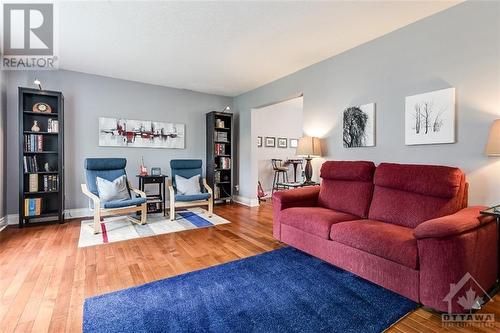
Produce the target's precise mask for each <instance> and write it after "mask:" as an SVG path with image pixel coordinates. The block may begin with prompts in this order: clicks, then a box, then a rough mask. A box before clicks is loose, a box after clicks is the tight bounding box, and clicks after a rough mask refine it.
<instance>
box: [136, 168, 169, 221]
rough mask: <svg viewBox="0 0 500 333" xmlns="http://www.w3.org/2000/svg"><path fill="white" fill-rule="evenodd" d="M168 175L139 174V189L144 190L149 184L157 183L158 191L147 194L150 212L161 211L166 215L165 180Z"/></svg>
mask: <svg viewBox="0 0 500 333" xmlns="http://www.w3.org/2000/svg"><path fill="white" fill-rule="evenodd" d="M167 177H168V176H165V175H147V176H141V175H137V178H139V190H141V191H143V192H145V191H144V188H145V187H146V185H147V184H153V185H154V184H157V185H158V192H156V193H152V194H151V193H150V194H147V195H146V197H147V206H148V214H150V213H151V214H152V213H161V212H163V216H165V212H166V211H165V193H166V192H165V182H166V181H165V180H166V178H167Z"/></svg>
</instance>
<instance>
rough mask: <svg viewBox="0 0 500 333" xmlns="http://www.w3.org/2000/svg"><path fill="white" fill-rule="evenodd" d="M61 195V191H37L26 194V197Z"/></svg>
mask: <svg viewBox="0 0 500 333" xmlns="http://www.w3.org/2000/svg"><path fill="white" fill-rule="evenodd" d="M54 193H59V191H37V192H24V195H35V194H36V195H40V194H54Z"/></svg>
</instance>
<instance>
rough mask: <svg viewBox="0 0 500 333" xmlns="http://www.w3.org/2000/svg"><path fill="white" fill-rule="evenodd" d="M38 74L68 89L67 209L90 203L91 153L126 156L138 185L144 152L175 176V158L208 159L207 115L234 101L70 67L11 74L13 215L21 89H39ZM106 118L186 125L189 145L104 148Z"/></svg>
mask: <svg viewBox="0 0 500 333" xmlns="http://www.w3.org/2000/svg"><path fill="white" fill-rule="evenodd" d="M35 77H38V78H39V79H40V80H41V81H42V85H43V88H44V89H48V90H57V91H62V92H63V93H64V97H65V115H64V117H65V154H66V155H65V171H66V174H65V180H66V184H65V185H66V191H65V192H66V208H67V209H72V208H84V207H87V206H88V204H87V200H86V199H85V198H84V196H83V195H82V193H81V189H80V184H81V183H83V182H84V177H83V176H84V173H83V162H84V159H85V158H87V157H125V158H127V161H128V165H127V173H128V174H129V176H132V177H130V178H131V181H132V183H133V184H136V185H137V180H136V178H135V177H134V175H136V174H137V173H138V169H139V164H140V161H141V156H144V161H145V164H146V166H147V167H148V168H150V167H152V166H154V167H161V168H162V171H164V172H165V173H167V174H170V167H169V161H170V159H175V158H202V159H203V161H205V113H206V112H209V111H211V110H222V109H223V108H224V106H225V105H232V99H231V98H228V97H222V96H216V95H209V94H202V93H197V92H193V91H189V90H181V89H173V88H166V87H160V86H154V85H148V84H142V83H137V82H131V81H125V80H117V79H111V78H105V77H101V76H96V75H88V74H82V73H77V72H70V71H58V72H37V73H34V72H27V71H17V72H9V73H8V74H7V109H8V113H7V123H8V128H7V137H8V138H9V141H8V147H7V155H8V157H9V158H8V161H7V170H8V180H7V191H8V193H14V194H15V195H10V196H8V197H7V211H8V213H9V214H13V213H17V211H18V197H17V193H18V143H17V138H18V111H17V107H18V106H17V104H18V102H17V87H18V86H23V87H33V85H32V82H33V79H34V78H35ZM100 116H111V117H123V118H129V119H145V120H158V121H170V122H178V123H185V124H186V149H151V148H112V147H99V146H98V118H99V117H100Z"/></svg>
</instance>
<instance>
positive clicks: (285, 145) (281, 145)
mask: <svg viewBox="0 0 500 333" xmlns="http://www.w3.org/2000/svg"><path fill="white" fill-rule="evenodd" d="M278 148H288V139H287V138H278Z"/></svg>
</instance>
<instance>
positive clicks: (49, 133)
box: [24, 131, 59, 135]
mask: <svg viewBox="0 0 500 333" xmlns="http://www.w3.org/2000/svg"><path fill="white" fill-rule="evenodd" d="M24 134H40V135H58V134H59V133H58V132H34V131H24Z"/></svg>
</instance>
